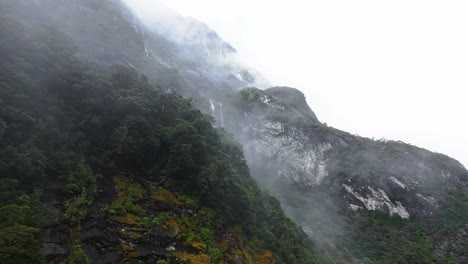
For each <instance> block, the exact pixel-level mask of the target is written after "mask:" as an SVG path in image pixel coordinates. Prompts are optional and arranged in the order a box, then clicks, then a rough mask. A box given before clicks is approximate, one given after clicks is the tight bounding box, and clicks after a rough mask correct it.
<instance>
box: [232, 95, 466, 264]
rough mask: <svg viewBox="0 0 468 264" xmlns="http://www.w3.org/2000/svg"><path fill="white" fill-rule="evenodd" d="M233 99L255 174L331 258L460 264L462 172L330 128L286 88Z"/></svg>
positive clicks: (400, 146)
mask: <svg viewBox="0 0 468 264" xmlns="http://www.w3.org/2000/svg"><path fill="white" fill-rule="evenodd" d="M234 102H235V104H236V105H237V106H238V107H237V109H238V110H239V111H240V112H241V114H242V115H243V116H244V118H243V119H242V121H240V120H239V121H238V122H241V123H240V127H242V130H243V131H242V134H243V137H242V139H241V140H242V143H243V145H244V146H245V152H246V156H247V159H248V160H249V161H250V162H249V165H250V166H251V169H252V173H253V175H255V176H256V179H257V180H258V181H259V183H260V184H261V185H262V186H264V188H265V189H267V190H269V192H270V193H272V194H273V195H274V196H275V197H277V198H278V199H279V200H280V201H281V203H282V206H283V208H285V210H286V212H287V214H288V215H289V216H291V217H292V218H293V219H294V220H295V221H296V222H297V223H299V224H300V225H301V226H302V227H303V229H304V230H305V231H306V232H307V233H308V234H309V235H310V236H311V237H313V238H315V240H316V241H317V242H318V243H319V244H320V245H321V247H323V248H324V250H326V251H328V252H329V254H332V258H335V259H336V258H339V259H344V260H343V261H349V262H361V261H362V262H364V263H366V262H370V263H374V262H385V263H387V262H389V263H434V262H435V263H450V262H453V263H464V262H466V260H467V248H468V247H467V246H468V241H467V240H466V239H467V236H466V234H467V231H468V230H467V228H468V225H467V223H468V218H467V217H468V215H467V212H468V195H467V194H468V173H467V171H466V169H465V168H464V167H463V165H462V164H460V163H459V162H458V161H455V160H453V159H451V158H449V157H447V156H445V155H442V154H435V153H431V152H429V151H427V150H425V149H421V148H418V147H415V146H412V145H408V144H405V143H403V142H395V141H387V140H377V141H375V140H371V139H367V138H362V137H359V136H354V135H351V134H349V133H346V132H343V131H339V130H337V129H334V128H331V127H328V126H326V125H325V124H322V123H320V122H319V121H318V120H317V118H316V117H315V115H314V114H313V112H311V110H310V109H309V108H308V107H307V105H306V103H305V100H304V97H303V96H302V95H301V93H300V92H299V91H297V90H294V89H291V88H287V87H275V88H271V89H267V90H259V89H256V88H247V89H244V90H241V91H240V92H239V93H238V96H237V98H236V99H235V100H234ZM337 254H338V255H339V257H337V256H336V255H337ZM356 257H357V258H358V259H360V260H356V259H355V258H356Z"/></svg>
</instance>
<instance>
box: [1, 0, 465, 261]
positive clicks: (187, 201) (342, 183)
mask: <svg viewBox="0 0 468 264" xmlns="http://www.w3.org/2000/svg"><path fill="white" fill-rule="evenodd" d="M156 9H157V10H147V12H148V13H150V14H155V15H154V16H153V17H151V16H145V14H141V10H135V9H130V8H129V7H128V6H127V5H126V3H125V2H124V1H120V0H104V1H97V0H61V1H53V0H41V1H39V0H29V1H26V0H17V1H1V2H0V10H1V11H0V14H1V17H0V19H1V20H0V21H1V22H2V23H0V31H1V33H2V36H8V37H7V38H4V40H3V41H2V42H0V55H1V58H2V66H1V67H2V71H1V79H0V80H1V83H2V86H1V89H2V97H1V100H2V108H1V110H2V111H1V112H0V113H1V116H0V125H1V126H0V135H1V138H0V141H1V144H0V145H1V146H2V147H1V149H2V154H1V155H2V159H1V160H2V163H1V166H0V171H1V172H2V174H1V175H2V178H1V179H2V186H4V187H2V188H3V189H2V192H1V193H2V198H1V201H2V204H1V206H2V212H4V213H2V214H1V215H2V216H4V219H2V223H5V224H3V225H2V226H1V228H2V229H1V231H0V232H1V233H2V234H3V237H12V238H10V239H9V240H7V239H3V240H0V243H3V245H7V243H10V244H11V242H12V241H19V242H17V243H16V244H14V245H10V246H9V247H7V250H8V251H5V250H4V251H1V254H2V257H3V258H4V259H3V260H2V262H5V263H7V262H6V261H5V260H11V259H12V256H18V254H19V255H21V256H23V257H25V258H24V259H23V260H24V262H25V263H30V262H31V259H32V260H39V259H40V257H41V256H40V254H38V252H40V250H39V248H40V247H41V243H44V242H45V243H46V244H45V245H46V256H47V258H48V259H49V260H53V261H55V262H57V263H58V262H60V261H62V260H66V261H67V262H68V263H84V262H83V261H86V258H87V257H88V258H90V259H91V260H92V262H93V263H113V262H114V263H115V262H124V261H129V262H132V261H133V262H137V261H153V262H154V261H155V260H158V261H171V262H177V261H179V262H188V261H190V260H191V261H192V263H208V262H210V261H211V262H213V263H216V262H217V261H218V260H220V259H222V260H223V261H224V262H225V263H272V262H273V261H275V263H314V262H320V263H326V262H330V263H466V262H467V261H468V235H467V234H468V226H467V223H468V189H467V188H468V187H467V181H468V173H467V171H466V169H465V168H464V167H463V166H462V165H461V164H460V163H459V162H457V161H455V160H453V159H451V158H449V157H447V156H445V155H442V154H436V153H431V152H429V151H427V150H424V149H421V148H418V147H415V146H412V145H408V144H405V143H403V142H394V141H386V140H378V141H375V140H371V139H367V138H362V137H359V136H355V135H351V134H349V133H346V132H343V131H340V130H337V129H335V128H331V127H328V126H327V125H326V124H325V123H321V122H320V121H319V119H318V118H317V116H316V114H315V113H314V112H313V110H312V109H311V108H310V107H309V106H308V105H307V103H306V101H305V97H304V95H303V94H302V93H301V92H300V91H298V90H296V89H294V88H289V87H272V88H269V89H263V90H262V89H257V88H253V87H255V86H260V88H266V87H267V85H268V82H267V81H264V79H263V78H262V77H261V76H260V75H259V74H258V73H256V72H255V70H252V69H250V68H249V67H247V66H245V65H244V64H242V63H241V62H240V61H241V60H240V59H239V55H238V54H237V52H236V51H235V49H234V48H233V47H232V46H231V45H229V44H228V43H226V42H225V41H224V40H222V39H221V38H220V37H219V36H218V35H217V34H216V33H215V32H214V31H212V30H211V29H210V28H209V27H208V26H206V25H205V24H203V23H202V22H199V21H196V20H194V19H192V18H186V17H183V16H180V15H179V14H177V13H175V12H173V11H171V10H168V9H167V8H166V7H164V6H163V5H160V6H159V7H157V8H156ZM136 14H138V16H137V15H136ZM155 86H156V87H155ZM246 87H250V88H246ZM177 93H179V94H182V95H183V96H185V98H183V97H180V96H177V95H176V94H177ZM187 97H190V98H192V101H191V102H190V100H188V99H187ZM192 106H194V107H196V108H198V109H200V110H201V112H203V113H205V114H210V115H212V116H213V118H214V121H215V123H214V126H217V127H220V128H218V129H217V130H215V129H214V128H213V125H212V124H211V123H210V121H209V119H207V116H206V115H202V114H201V113H200V112H198V111H197V110H195V109H194V108H192ZM229 133H232V134H233V136H232V137H230V136H229ZM233 138H234V139H233ZM234 141H238V142H240V143H241V144H242V148H243V152H244V153H245V159H244V158H243V155H242V151H241V150H240V148H241V147H239V146H237V145H236V143H233V142H234ZM246 164H248V166H249V167H250V173H251V174H252V176H253V177H254V178H255V179H256V181H257V182H258V184H259V186H260V187H261V189H262V190H264V191H267V192H268V193H270V194H271V195H272V196H274V197H275V198H277V199H278V200H279V201H280V203H281V207H282V208H283V209H284V210H285V212H286V215H287V216H289V217H291V218H292V219H293V220H294V222H295V223H297V224H298V225H300V226H301V227H302V229H303V230H304V231H305V232H306V233H307V234H308V235H309V238H310V239H311V240H313V241H314V242H315V245H314V244H313V243H311V242H310V241H309V240H308V239H306V238H305V236H304V234H303V233H302V231H300V230H299V229H297V227H296V226H295V225H294V224H293V223H292V222H291V221H290V220H288V219H287V218H286V217H285V216H284V215H283V213H282V211H281V209H280V207H279V204H278V203H277V202H276V200H275V199H272V198H270V197H269V196H268V195H266V194H265V193H263V192H262V191H260V189H259V188H258V187H257V184H256V182H255V181H253V180H252V179H251V178H250V177H249V169H248V168H247V167H246ZM20 194H21V195H20ZM44 207H45V208H47V210H44V209H43V208H44ZM44 211H50V212H53V214H52V216H51V215H50V214H49V215H46V216H43V214H42V212H44ZM13 212H23V213H21V214H18V213H16V214H14V213H13ZM5 216H6V217H5ZM41 217H42V218H41ZM44 218H45V219H46V220H44V221H46V223H47V224H45V225H41V224H40V223H38V222H37V220H39V219H44ZM41 232H43V233H41ZM14 234H16V236H19V237H15V235H14ZM19 238H21V239H19ZM41 238H43V239H44V240H41ZM15 239H16V240H15ZM20 245H31V248H32V249H33V250H30V251H27V250H25V248H24V247H21V246H20ZM15 250H17V251H15ZM5 252H6V253H5ZM315 252H317V253H315ZM15 254H16V255H15ZM34 254H36V255H34ZM316 254H319V255H320V257H317V256H316ZM26 256H27V258H26ZM86 256H87V257H86ZM80 258H82V259H81V260H80ZM83 259H85V260H83ZM28 261H29V262H28ZM73 261H75V262H73ZM16 263H17V262H16ZM158 263H164V262H158Z"/></svg>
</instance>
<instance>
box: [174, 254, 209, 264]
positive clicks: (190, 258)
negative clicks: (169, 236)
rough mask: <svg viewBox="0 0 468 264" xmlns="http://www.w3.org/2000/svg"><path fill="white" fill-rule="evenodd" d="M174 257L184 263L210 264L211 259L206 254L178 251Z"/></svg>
mask: <svg viewBox="0 0 468 264" xmlns="http://www.w3.org/2000/svg"><path fill="white" fill-rule="evenodd" d="M173 255H174V256H175V257H177V258H179V259H180V260H182V261H183V262H184V263H197V264H210V263H211V261H210V257H209V256H208V255H206V254H197V255H196V254H191V253H188V252H182V251H176V252H174V253H173Z"/></svg>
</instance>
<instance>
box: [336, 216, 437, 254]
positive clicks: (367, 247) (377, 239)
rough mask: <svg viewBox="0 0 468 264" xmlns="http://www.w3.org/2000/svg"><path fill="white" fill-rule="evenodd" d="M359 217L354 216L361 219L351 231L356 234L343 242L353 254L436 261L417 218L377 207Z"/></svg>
mask: <svg viewBox="0 0 468 264" xmlns="http://www.w3.org/2000/svg"><path fill="white" fill-rule="evenodd" d="M357 217H358V218H359V219H354V220H353V221H355V223H358V225H357V226H356V227H355V229H356V230H354V231H353V232H352V233H353V234H355V235H354V236H353V237H352V238H351V239H350V240H346V241H345V242H344V243H345V247H346V248H347V249H348V250H349V251H350V253H351V255H352V256H353V257H357V258H361V259H363V260H364V262H365V263H377V262H379V261H381V260H382V259H388V260H390V259H391V260H392V263H436V260H435V258H434V256H433V255H432V246H431V244H430V243H429V242H428V241H427V237H428V234H427V231H426V229H425V228H424V227H423V226H421V225H420V224H419V223H418V222H416V221H415V220H404V219H401V218H400V217H397V216H394V217H389V216H388V215H387V214H384V213H381V212H376V211H366V212H361V213H360V215H358V216H357ZM366 260H367V261H366Z"/></svg>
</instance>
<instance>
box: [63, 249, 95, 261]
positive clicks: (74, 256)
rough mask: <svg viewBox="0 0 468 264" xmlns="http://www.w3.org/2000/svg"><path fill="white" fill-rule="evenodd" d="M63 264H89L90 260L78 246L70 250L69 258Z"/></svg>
mask: <svg viewBox="0 0 468 264" xmlns="http://www.w3.org/2000/svg"><path fill="white" fill-rule="evenodd" d="M65 264H91V260H90V259H89V257H88V256H87V255H86V253H85V252H84V250H83V248H81V246H80V245H76V246H74V247H73V248H72V250H71V253H70V256H68V258H67V259H66V260H65Z"/></svg>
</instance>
